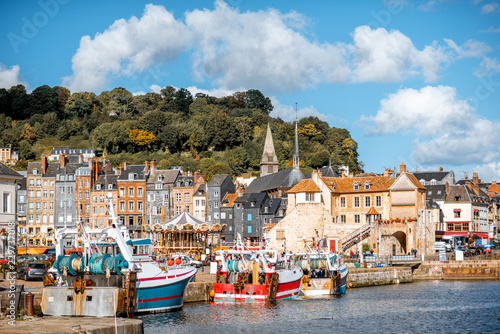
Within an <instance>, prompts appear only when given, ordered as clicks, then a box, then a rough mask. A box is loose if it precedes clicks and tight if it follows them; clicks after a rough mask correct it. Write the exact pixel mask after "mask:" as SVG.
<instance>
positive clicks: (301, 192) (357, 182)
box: [268, 164, 434, 254]
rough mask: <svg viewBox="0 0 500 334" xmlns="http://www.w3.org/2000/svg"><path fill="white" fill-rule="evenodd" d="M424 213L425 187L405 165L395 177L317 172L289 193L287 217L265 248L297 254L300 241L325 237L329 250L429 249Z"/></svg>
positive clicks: (383, 251)
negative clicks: (329, 174)
mask: <svg viewBox="0 0 500 334" xmlns="http://www.w3.org/2000/svg"><path fill="white" fill-rule="evenodd" d="M425 213H426V206H425V188H424V187H423V186H422V185H421V184H420V182H419V181H418V180H417V179H416V178H415V177H414V176H413V175H412V174H411V173H408V172H406V166H405V165H404V164H402V165H401V166H400V174H399V176H398V177H397V178H391V174H390V173H389V171H388V170H386V171H385V173H384V175H378V176H377V175H370V176H363V177H357V176H347V177H346V176H345V175H344V176H343V177H341V178H330V177H323V176H322V175H321V173H318V172H315V173H313V174H312V175H311V179H306V180H302V181H301V182H299V183H298V184H297V185H296V186H295V187H293V188H292V189H290V190H289V191H288V208H287V213H286V216H285V217H284V218H283V219H282V220H281V221H280V222H279V223H278V224H276V226H275V227H273V228H272V229H271V230H270V231H269V234H268V238H270V244H269V245H270V247H271V248H275V247H278V248H279V249H284V248H285V247H286V250H287V251H288V250H300V249H302V246H303V244H304V241H305V242H307V243H309V244H310V243H312V242H318V240H319V239H325V240H326V241H327V245H328V248H329V249H330V250H333V251H351V250H353V251H354V252H356V251H360V250H361V243H367V244H368V246H369V247H370V249H373V250H374V251H375V252H379V253H381V254H406V253H407V252H408V251H409V250H410V249H412V248H416V249H419V250H422V251H425V250H427V251H430V247H429V244H430V242H428V241H427V240H432V243H433V242H434V236H433V235H426V238H427V239H424V234H432V232H431V231H429V232H426V231H427V228H428V226H427V225H428V224H431V222H428V221H427V220H426V219H425V216H426V215H425Z"/></svg>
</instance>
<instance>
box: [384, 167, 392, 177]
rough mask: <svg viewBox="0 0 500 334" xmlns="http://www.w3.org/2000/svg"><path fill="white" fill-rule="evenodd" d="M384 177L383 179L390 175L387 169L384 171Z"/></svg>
mask: <svg viewBox="0 0 500 334" xmlns="http://www.w3.org/2000/svg"><path fill="white" fill-rule="evenodd" d="M384 176H385V177H389V176H391V173H390V172H389V168H386V169H385V171H384Z"/></svg>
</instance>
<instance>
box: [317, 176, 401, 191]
mask: <svg viewBox="0 0 500 334" xmlns="http://www.w3.org/2000/svg"><path fill="white" fill-rule="evenodd" d="M322 179H323V182H325V184H326V185H327V186H328V188H330V190H332V185H334V186H335V187H334V188H333V190H332V191H333V192H336V193H361V192H379V191H389V188H390V186H391V185H392V184H393V183H394V182H395V181H396V179H391V178H389V177H386V176H367V177H345V178H338V177H337V178H334V177H323V178H322ZM366 182H368V184H369V185H370V190H364V189H365V188H364V185H365V183H366ZM354 183H357V184H358V185H359V190H358V191H356V190H354Z"/></svg>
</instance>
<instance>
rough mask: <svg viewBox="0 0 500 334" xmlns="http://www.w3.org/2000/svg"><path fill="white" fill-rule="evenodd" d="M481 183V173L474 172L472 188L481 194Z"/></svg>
mask: <svg viewBox="0 0 500 334" xmlns="http://www.w3.org/2000/svg"><path fill="white" fill-rule="evenodd" d="M479 183H481V180H480V179H479V174H478V173H474V174H473V176H472V190H474V192H475V193H476V195H479Z"/></svg>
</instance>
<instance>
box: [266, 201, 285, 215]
mask: <svg viewBox="0 0 500 334" xmlns="http://www.w3.org/2000/svg"><path fill="white" fill-rule="evenodd" d="M280 205H281V198H269V197H268V198H267V199H266V200H265V201H264V205H263V206H262V209H263V211H264V212H262V214H263V215H274V214H275V213H276V212H277V211H278V209H279V208H280ZM265 208H267V212H265Z"/></svg>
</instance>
